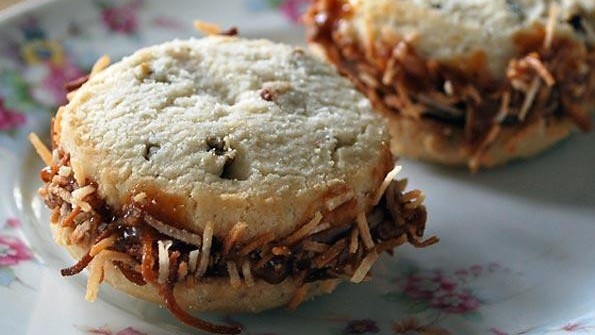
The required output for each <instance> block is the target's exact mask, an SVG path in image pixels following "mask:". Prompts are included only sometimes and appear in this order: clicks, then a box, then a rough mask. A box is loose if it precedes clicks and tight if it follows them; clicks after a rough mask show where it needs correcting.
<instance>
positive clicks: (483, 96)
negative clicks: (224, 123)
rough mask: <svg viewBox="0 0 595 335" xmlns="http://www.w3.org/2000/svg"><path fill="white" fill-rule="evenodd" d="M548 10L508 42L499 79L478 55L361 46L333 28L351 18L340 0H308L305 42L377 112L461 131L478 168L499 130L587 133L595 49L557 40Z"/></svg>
mask: <svg viewBox="0 0 595 335" xmlns="http://www.w3.org/2000/svg"><path fill="white" fill-rule="evenodd" d="M554 12H555V11H552V13H553V14H554V15H551V17H550V23H551V24H548V25H547V26H545V27H544V26H542V25H535V26H534V27H533V28H531V29H529V30H527V31H525V32H521V33H518V34H517V35H516V36H515V37H514V42H515V45H516V46H517V51H518V55H519V56H518V57H516V58H514V59H511V60H510V61H509V63H508V68H507V69H506V74H505V75H504V76H502V77H503V79H496V78H495V77H494V76H493V75H492V73H491V71H490V70H489V68H488V66H487V57H486V53H485V52H486V51H483V50H477V51H475V52H474V53H470V54H469V55H467V56H465V57H461V58H460V59H456V60H450V61H442V60H434V59H428V58H426V57H424V56H422V55H420V54H419V53H418V52H417V51H416V50H415V47H414V46H413V45H412V42H411V41H410V40H407V39H406V38H402V37H400V36H397V34H396V33H393V34H388V33H386V34H384V33H383V34H380V36H372V33H370V36H368V37H367V38H368V39H369V40H368V41H366V42H365V45H364V44H363V43H362V42H361V41H358V39H357V38H355V37H353V36H350V34H348V33H347V32H344V31H341V30H340V29H339V27H340V26H341V22H342V21H343V20H347V21H348V20H350V18H351V17H352V15H353V8H351V6H350V5H349V4H348V3H346V2H344V1H342V0H317V1H314V4H313V5H312V6H311V8H310V10H309V12H308V13H307V14H306V16H305V22H306V25H307V29H308V39H309V41H310V42H312V43H315V44H317V45H319V46H320V47H321V48H322V49H323V51H324V52H325V54H326V57H327V58H328V59H329V60H330V61H331V62H332V63H333V64H335V66H336V67H337V69H338V70H339V71H340V72H341V73H342V74H343V75H345V76H347V77H348V78H349V79H350V80H351V81H352V82H353V83H354V84H355V85H356V86H357V87H358V88H359V89H360V90H361V91H362V92H364V93H365V94H366V95H367V96H368V98H369V99H370V100H371V101H372V103H373V104H374V106H375V107H376V108H377V109H379V110H381V111H383V112H385V113H397V114H400V115H403V116H405V117H411V118H414V119H426V120H432V121H436V122H439V123H442V124H444V125H448V126H449V127H455V128H459V129H461V130H462V132H463V136H464V140H465V148H464V149H465V150H467V152H469V154H470V157H471V159H470V161H469V165H470V167H471V168H472V169H476V168H478V166H479V165H480V164H481V156H482V154H483V153H484V152H485V151H486V150H487V149H488V148H489V147H490V145H491V144H493V143H494V142H495V141H496V139H497V138H498V136H499V134H500V132H501V130H502V129H503V128H508V129H516V130H517V131H518V132H519V133H520V132H522V131H523V129H525V128H527V127H528V126H529V125H531V124H533V123H534V122H537V121H541V120H545V121H546V122H548V121H550V120H552V121H554V120H556V119H561V118H568V119H570V120H572V121H573V122H574V123H575V124H576V126H577V127H578V128H579V129H581V130H583V131H587V130H589V129H590V127H591V121H590V117H589V115H588V111H587V110H586V108H587V106H588V105H592V104H593V102H594V99H593V96H594V93H595V71H593V70H592V69H593V68H595V51H594V50H593V48H591V47H589V46H588V43H583V42H579V41H577V40H573V39H570V38H568V37H564V36H561V35H557V34H556V32H555V27H556V25H555V20H557V18H556V16H555V13H554ZM575 21H576V20H575ZM577 22H578V23H576V22H571V24H572V26H573V27H575V29H578V32H579V33H581V31H591V30H590V29H584V27H580V26H578V27H577V24H586V23H585V22H584V20H582V21H581V20H579V21H577ZM369 24H373V23H371V22H370V23H369ZM581 28H582V29H581ZM368 31H370V32H372V31H373V29H368ZM592 37H593V36H591V38H592ZM514 140H515V138H513V139H512V140H511V141H514Z"/></svg>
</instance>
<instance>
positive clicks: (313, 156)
mask: <svg viewBox="0 0 595 335" xmlns="http://www.w3.org/2000/svg"><path fill="white" fill-rule="evenodd" d="M59 114H60V115H58V120H59V122H60V124H59V138H60V145H61V147H62V149H63V150H64V151H65V152H67V153H68V154H69V155H70V160H71V162H73V163H74V164H76V165H80V167H81V170H82V171H83V172H84V175H85V176H86V177H88V178H89V179H91V180H92V181H94V182H96V183H97V184H98V187H99V193H100V195H101V196H102V197H103V198H104V199H105V200H106V201H107V203H108V204H109V205H110V206H112V207H114V208H119V207H121V206H123V204H125V203H126V202H127V201H130V198H131V197H135V196H138V195H139V194H141V193H145V194H148V198H149V200H151V198H152V197H154V196H155V197H157V198H158V200H162V199H166V198H167V199H169V198H171V197H172V196H174V197H175V199H176V201H175V203H176V206H177V207H176V208H177V209H178V210H179V211H178V213H177V214H176V215H177V216H178V217H179V218H181V222H178V223H177V224H178V225H180V226H182V227H184V228H186V229H189V230H192V231H196V232H200V231H202V229H203V227H204V226H205V224H206V222H208V221H212V222H214V230H215V231H214V233H215V235H224V234H225V233H227V232H228V231H229V229H230V228H231V227H232V226H233V225H234V224H235V223H237V222H238V221H243V222H246V223H247V224H248V225H249V228H248V230H247V232H246V234H245V236H244V238H245V239H249V238H251V237H254V236H256V235H258V234H261V233H262V232H274V233H275V234H276V235H277V236H284V235H287V234H289V233H290V232H292V231H294V230H295V229H296V227H297V226H299V225H300V224H302V223H304V222H307V221H308V220H309V219H310V218H311V216H312V215H313V214H314V213H315V212H316V211H317V207H318V206H322V205H323V203H322V202H321V201H320V200H321V199H324V198H325V196H326V195H327V194H328V192H329V191H331V190H333V189H337V188H346V189H350V190H352V191H353V192H354V194H355V198H356V199H357V206H358V209H359V210H364V209H366V208H369V206H371V204H370V202H371V200H370V197H371V196H370V194H373V193H374V191H375V190H376V188H377V187H378V185H379V184H380V182H381V181H382V179H383V177H384V175H385V173H386V172H387V171H388V170H389V169H390V167H391V165H392V162H391V161H390V155H389V154H388V151H387V143H388V137H387V136H388V135H387V132H386V130H385V127H384V125H383V124H382V122H381V119H380V118H379V117H378V116H376V115H375V114H374V113H372V111H371V107H370V105H369V102H368V101H367V100H366V99H365V98H364V97H363V96H362V95H361V94H360V93H358V92H357V91H356V90H355V89H354V88H352V87H351V85H349V84H348V83H347V81H346V80H345V79H343V78H341V77H339V76H338V75H337V74H336V73H335V71H334V70H333V69H332V68H331V67H330V66H328V65H326V64H324V63H322V62H321V61H319V60H317V59H315V58H314V57H312V56H310V55H309V54H308V53H307V52H305V51H303V50H301V49H298V48H292V47H290V46H286V45H282V44H274V43H272V42H269V41H265V40H243V39H239V38H236V37H225V36H216V37H208V38H204V39H190V40H176V41H172V42H168V43H165V44H161V45H157V46H153V47H149V48H145V49H142V50H140V51H138V52H136V53H135V54H133V55H132V56H130V57H127V58H125V59H123V60H122V61H121V62H119V63H116V64H114V65H113V66H111V67H109V68H107V69H106V70H104V71H102V72H101V73H99V74H97V75H95V76H93V77H92V78H91V80H90V81H89V82H87V83H86V84H85V85H84V86H83V87H82V88H80V89H79V90H78V91H77V92H76V95H75V96H74V97H73V99H72V100H71V102H70V103H69V104H68V105H67V106H65V107H64V108H63V109H62V110H61V112H60V113H59ZM155 193H158V194H157V195H155ZM142 198H143V197H142V195H140V196H138V197H137V199H139V200H142ZM164 205H168V204H167V203H165V202H164ZM170 205H171V204H170Z"/></svg>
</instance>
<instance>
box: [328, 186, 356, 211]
mask: <svg viewBox="0 0 595 335" xmlns="http://www.w3.org/2000/svg"><path fill="white" fill-rule="evenodd" d="M354 196H355V193H354V192H353V191H351V190H350V191H349V192H345V193H341V194H339V195H338V196H336V197H333V198H330V199H328V200H327V201H326V209H327V210H328V211H329V212H332V211H334V210H335V209H337V208H338V207H339V206H341V205H343V204H344V203H346V202H347V201H349V200H351V199H353V197H354Z"/></svg>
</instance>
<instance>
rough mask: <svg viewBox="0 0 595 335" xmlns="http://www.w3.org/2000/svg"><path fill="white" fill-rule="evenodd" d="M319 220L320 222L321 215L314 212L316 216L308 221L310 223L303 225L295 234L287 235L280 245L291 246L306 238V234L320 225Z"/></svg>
mask: <svg viewBox="0 0 595 335" xmlns="http://www.w3.org/2000/svg"><path fill="white" fill-rule="evenodd" d="M321 220H322V214H321V213H320V212H316V214H314V218H313V219H312V220H310V222H308V223H306V224H305V225H303V226H302V227H301V228H300V229H298V230H297V231H296V232H295V233H293V234H291V235H289V236H288V237H287V238H286V239H285V241H284V242H283V243H282V244H283V245H292V244H294V243H295V242H297V241H299V240H301V239H303V238H304V237H306V236H308V234H309V233H310V232H311V231H312V230H313V229H314V228H315V227H316V226H317V225H318V224H319V223H320V221H321Z"/></svg>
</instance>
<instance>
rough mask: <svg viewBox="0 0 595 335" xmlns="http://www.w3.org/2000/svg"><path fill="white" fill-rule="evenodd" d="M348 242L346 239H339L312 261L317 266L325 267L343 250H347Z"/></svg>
mask: <svg viewBox="0 0 595 335" xmlns="http://www.w3.org/2000/svg"><path fill="white" fill-rule="evenodd" d="M346 244H347V242H346V241H345V239H342V240H339V241H338V242H337V243H335V244H334V245H333V246H332V247H330V248H328V250H326V251H325V252H324V253H323V254H322V255H320V256H318V257H316V258H315V259H314V261H312V265H314V267H315V268H323V267H324V266H326V265H327V264H329V263H330V262H332V261H333V260H335V259H336V258H337V257H339V255H340V254H341V253H342V252H343V250H345V245H346Z"/></svg>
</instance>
